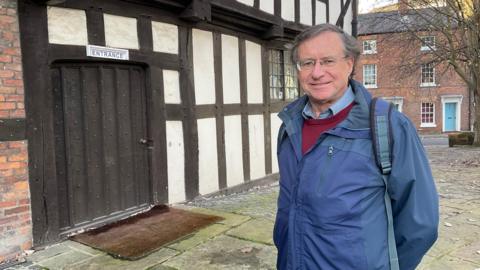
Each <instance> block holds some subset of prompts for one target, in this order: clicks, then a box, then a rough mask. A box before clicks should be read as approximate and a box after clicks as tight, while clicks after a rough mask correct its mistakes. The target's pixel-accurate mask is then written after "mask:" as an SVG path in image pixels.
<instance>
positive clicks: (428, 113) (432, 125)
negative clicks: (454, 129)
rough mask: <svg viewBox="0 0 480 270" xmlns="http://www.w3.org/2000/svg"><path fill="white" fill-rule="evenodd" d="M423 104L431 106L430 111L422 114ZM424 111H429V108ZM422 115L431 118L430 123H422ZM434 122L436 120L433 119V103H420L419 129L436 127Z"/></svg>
mask: <svg viewBox="0 0 480 270" xmlns="http://www.w3.org/2000/svg"><path fill="white" fill-rule="evenodd" d="M425 104H431V105H432V107H431V111H427V112H424V109H423V108H424V105H425ZM426 109H430V108H426ZM430 114H431V115H430ZM424 115H426V116H427V117H428V116H431V118H432V121H431V122H424V117H423V116H424ZM435 121H436V119H435V103H433V102H421V103H420V127H436V126H437V124H436V122H435Z"/></svg>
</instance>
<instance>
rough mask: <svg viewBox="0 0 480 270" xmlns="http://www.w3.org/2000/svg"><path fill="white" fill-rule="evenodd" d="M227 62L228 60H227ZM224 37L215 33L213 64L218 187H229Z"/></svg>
mask: <svg viewBox="0 0 480 270" xmlns="http://www.w3.org/2000/svg"><path fill="white" fill-rule="evenodd" d="M225 60H227V59H225ZM222 61H223V59H222V35H221V34H220V33H218V32H214V33H213V63H214V75H215V120H216V127H217V159H218V187H219V188H220V189H223V188H226V187H227V168H226V166H227V165H226V158H225V136H224V135H225V123H224V121H223V119H224V112H223V70H222Z"/></svg>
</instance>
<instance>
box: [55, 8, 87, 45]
mask: <svg viewBox="0 0 480 270" xmlns="http://www.w3.org/2000/svg"><path fill="white" fill-rule="evenodd" d="M47 20H48V41H49V42H50V43H56V44H68V45H87V44H88V33H87V17H86V15H85V11H83V10H76V9H69V8H57V7H47Z"/></svg>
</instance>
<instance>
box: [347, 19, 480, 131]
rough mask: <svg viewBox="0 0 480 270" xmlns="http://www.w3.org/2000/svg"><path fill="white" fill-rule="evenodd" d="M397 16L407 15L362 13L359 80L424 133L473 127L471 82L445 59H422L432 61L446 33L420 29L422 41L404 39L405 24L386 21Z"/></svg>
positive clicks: (418, 34)
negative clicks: (467, 81)
mask: <svg viewBox="0 0 480 270" xmlns="http://www.w3.org/2000/svg"><path fill="white" fill-rule="evenodd" d="M387 13H393V14H394V15H391V14H387ZM392 16H404V15H403V14H402V13H401V12H400V13H399V11H398V10H395V11H390V12H383V13H382V12H379V13H367V14H361V15H359V17H358V19H359V30H358V31H359V32H358V40H359V43H360V46H361V52H362V54H361V57H360V61H359V62H358V63H357V66H356V75H355V78H356V79H357V80H359V81H360V82H363V83H364V84H365V86H366V87H367V88H369V90H370V92H371V93H372V94H373V95H374V96H378V97H382V98H384V99H386V100H389V101H391V102H392V103H394V104H395V106H396V107H397V109H398V110H400V111H402V112H404V113H405V114H406V115H407V116H408V117H409V118H410V119H411V120H412V122H413V123H414V124H415V126H416V127H417V129H418V131H419V132H420V133H422V134H439V133H444V132H453V131H467V130H471V123H472V121H471V104H472V102H471V100H470V99H471V97H470V95H469V91H468V88H467V86H466V84H465V83H464V82H463V81H462V79H461V78H460V77H459V76H458V75H457V74H456V73H455V72H454V71H453V70H452V69H449V68H448V67H447V66H446V65H445V63H435V64H434V63H428V61H425V64H421V63H419V61H418V60H419V59H428V58H429V57H430V54H432V53H434V50H435V49H436V48H435V45H436V44H438V42H440V41H441V38H442V37H441V36H440V35H438V34H436V33H435V32H421V31H419V32H418V33H417V34H416V36H418V37H419V39H418V40H415V41H413V42H412V40H411V39H410V38H405V37H406V36H405V35H407V34H405V33H404V32H402V30H401V29H400V28H401V26H399V25H400V24H401V23H395V21H393V19H382V18H391V17H392ZM404 18H405V17H404ZM380 22H382V23H380ZM406 59H409V60H407V61H406ZM415 59H417V60H415ZM408 61H411V64H409V63H408Z"/></svg>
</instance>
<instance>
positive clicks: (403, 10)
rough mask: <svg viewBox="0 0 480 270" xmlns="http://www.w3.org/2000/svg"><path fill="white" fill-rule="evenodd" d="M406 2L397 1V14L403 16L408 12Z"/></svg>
mask: <svg viewBox="0 0 480 270" xmlns="http://www.w3.org/2000/svg"><path fill="white" fill-rule="evenodd" d="M409 9H410V8H409V6H408V0H398V12H400V14H405V13H407V11H408V10H409Z"/></svg>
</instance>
